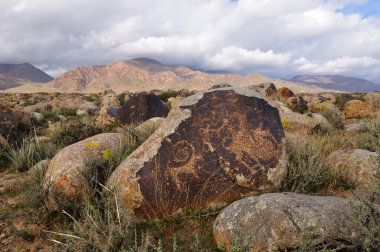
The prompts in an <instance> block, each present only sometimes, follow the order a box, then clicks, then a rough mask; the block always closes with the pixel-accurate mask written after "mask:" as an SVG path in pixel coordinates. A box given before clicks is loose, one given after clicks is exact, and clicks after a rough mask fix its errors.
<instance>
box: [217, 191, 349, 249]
mask: <svg viewBox="0 0 380 252" xmlns="http://www.w3.org/2000/svg"><path fill="white" fill-rule="evenodd" d="M349 212H350V206H349V203H348V201H347V200H346V199H343V198H338V197H327V196H311V195H302V194H295V193H271V194H262V195H260V196H254V197H249V198H245V199H242V200H239V201H236V202H234V203H233V204H231V205H230V206H228V207H227V208H225V209H224V210H223V211H222V212H221V213H220V214H219V215H218V217H217V218H216V220H215V223H214V228H213V232H214V238H215V241H216V243H217V245H218V247H220V248H224V249H226V250H227V251H248V250H249V251H251V250H252V251H287V250H288V249H289V250H291V249H295V248H297V247H299V246H300V245H302V242H303V240H302V237H305V236H308V235H312V237H313V239H323V238H324V237H328V238H330V239H339V238H344V237H347V235H348V236H352V235H354V233H355V227H354V224H353V223H352V221H351V218H350V216H348V213H349Z"/></svg>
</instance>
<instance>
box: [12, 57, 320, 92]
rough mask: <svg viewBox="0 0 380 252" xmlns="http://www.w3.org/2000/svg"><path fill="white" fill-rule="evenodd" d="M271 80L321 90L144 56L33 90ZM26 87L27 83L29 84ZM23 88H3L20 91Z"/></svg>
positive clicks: (200, 86)
mask: <svg viewBox="0 0 380 252" xmlns="http://www.w3.org/2000/svg"><path fill="white" fill-rule="evenodd" d="M263 82H273V83H274V84H276V86H279V87H280V86H288V87H289V88H291V89H294V91H295V92H310V93H315V92H323V91H324V90H323V89H322V88H318V87H311V86H306V85H303V84H299V83H294V82H290V81H285V80H281V79H272V78H269V77H266V76H264V75H259V74H250V75H246V76H242V75H238V74H233V73H214V74H213V73H207V72H203V71H199V70H192V69H190V68H188V67H184V66H169V65H164V64H162V63H160V62H158V61H155V60H153V59H148V58H138V59H133V60H129V61H118V62H113V63H111V64H107V65H103V66H92V67H78V68H75V69H73V70H71V71H68V72H66V73H64V74H62V75H61V76H59V77H58V78H57V79H55V80H53V81H51V82H48V83H46V84H44V85H42V86H41V87H40V88H39V89H36V92H41V91H46V90H55V91H56V92H67V93H73V92H80V93H98V92H101V91H104V90H107V89H112V90H114V91H115V92H117V93H121V92H124V91H130V92H138V91H148V90H153V89H160V90H167V89H189V90H205V89H208V88H210V87H212V86H213V85H216V84H222V83H228V84H230V85H233V86H251V85H257V84H260V83H263ZM29 89H30V86H29ZM22 90H23V87H19V88H16V89H10V90H7V92H22Z"/></svg>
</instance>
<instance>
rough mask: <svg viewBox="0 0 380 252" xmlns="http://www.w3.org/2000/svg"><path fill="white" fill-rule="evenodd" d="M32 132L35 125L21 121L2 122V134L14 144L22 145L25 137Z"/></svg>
mask: <svg viewBox="0 0 380 252" xmlns="http://www.w3.org/2000/svg"><path fill="white" fill-rule="evenodd" d="M32 132H33V127H32V126H31V125H29V124H26V123H24V122H21V121H20V122H17V124H15V125H11V124H3V123H1V122H0V135H2V136H3V137H4V138H5V139H7V140H8V142H9V143H10V144H12V145H20V144H21V143H22V141H23V139H24V138H26V137H28V136H29V135H30V134H31V133H32Z"/></svg>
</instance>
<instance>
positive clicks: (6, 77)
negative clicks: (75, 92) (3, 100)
mask: <svg viewBox="0 0 380 252" xmlns="http://www.w3.org/2000/svg"><path fill="white" fill-rule="evenodd" d="M51 80H53V78H52V77H51V76H49V75H47V74H46V73H45V72H43V71H41V70H40V69H38V68H36V67H34V66H32V65H31V64H29V63H23V64H16V65H14V64H0V89H7V88H11V87H16V86H20V85H23V84H26V83H46V82H49V81H51Z"/></svg>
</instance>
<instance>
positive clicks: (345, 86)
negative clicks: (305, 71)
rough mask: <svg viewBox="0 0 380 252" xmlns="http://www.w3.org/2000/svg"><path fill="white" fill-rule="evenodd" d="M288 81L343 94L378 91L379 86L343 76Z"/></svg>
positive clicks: (308, 76) (314, 76)
mask: <svg viewBox="0 0 380 252" xmlns="http://www.w3.org/2000/svg"><path fill="white" fill-rule="evenodd" d="M290 80H291V81H294V82H300V83H304V84H307V85H314V86H318V87H321V88H329V89H334V90H339V91H345V92H371V91H380V85H377V84H375V83H373V82H371V81H368V80H365V79H360V78H354V77H348V76H343V75H297V76H295V77H293V78H292V79H290Z"/></svg>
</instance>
